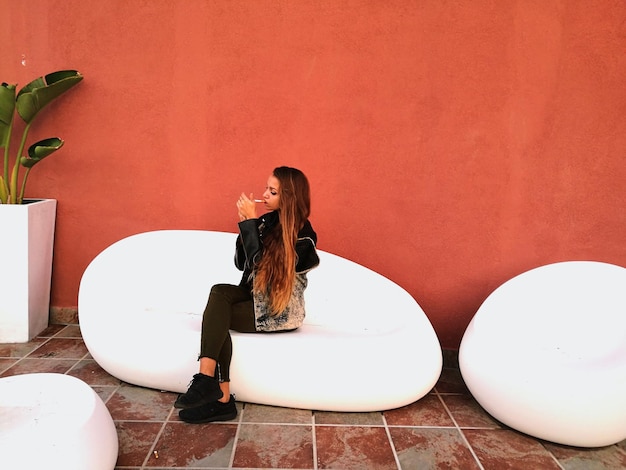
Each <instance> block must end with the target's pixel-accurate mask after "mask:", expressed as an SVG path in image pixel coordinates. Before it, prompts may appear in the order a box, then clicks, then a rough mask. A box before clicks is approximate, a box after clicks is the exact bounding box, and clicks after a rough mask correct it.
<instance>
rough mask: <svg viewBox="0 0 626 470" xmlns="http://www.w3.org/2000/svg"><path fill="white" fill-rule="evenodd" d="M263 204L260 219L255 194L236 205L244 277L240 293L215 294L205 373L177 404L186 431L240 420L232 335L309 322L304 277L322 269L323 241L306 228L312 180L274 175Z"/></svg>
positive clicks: (234, 289)
mask: <svg viewBox="0 0 626 470" xmlns="http://www.w3.org/2000/svg"><path fill="white" fill-rule="evenodd" d="M263 203H264V205H265V209H267V210H268V211H269V212H268V213H266V214H265V215H263V216H261V217H259V218H257V209H256V203H255V200H254V199H253V196H252V194H250V196H249V197H248V196H246V195H245V194H241V196H240V197H239V200H238V201H237V211H238V214H239V236H238V237H237V243H236V249H235V265H236V266H237V268H238V269H240V270H242V271H243V276H242V278H241V282H240V283H239V285H238V286H233V285H229V284H217V285H215V286H213V287H212V289H211V293H210V295H209V300H208V303H207V306H206V308H205V310H204V316H203V318H202V333H201V338H200V371H199V373H198V374H196V375H194V376H193V380H192V381H191V384H190V385H189V389H188V390H187V392H186V393H184V394H181V395H179V397H178V399H177V400H176V403H175V404H174V406H175V407H176V408H181V411H180V412H179V416H180V418H181V419H182V420H183V421H186V422H188V423H207V422H210V421H224V420H230V419H234V418H235V417H236V416H237V408H236V407H235V399H234V397H233V396H232V395H231V394H230V376H229V367H230V360H231V357H232V342H231V338H230V334H229V331H228V330H229V329H232V330H235V331H239V332H243V333H256V332H275V331H285V330H294V329H296V328H298V327H299V326H300V325H302V322H303V320H304V314H305V312H304V289H305V288H306V286H307V277H306V273H307V272H308V271H310V270H311V269H313V268H315V267H316V266H317V265H318V264H319V258H318V256H317V252H316V251H315V245H316V243H317V235H316V233H315V231H314V230H313V228H312V227H311V224H310V222H309V220H308V217H309V213H310V206H311V204H310V190H309V182H308V180H307V178H306V176H304V174H303V173H302V172H301V171H300V170H297V169H295V168H289V167H279V168H276V169H275V170H274V172H273V173H272V175H271V176H270V177H269V179H268V180H267V187H266V188H265V192H264V193H263ZM268 380H269V378H268Z"/></svg>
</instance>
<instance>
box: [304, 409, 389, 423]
mask: <svg viewBox="0 0 626 470" xmlns="http://www.w3.org/2000/svg"><path fill="white" fill-rule="evenodd" d="M315 424H344V425H345V424H347V425H352V426H382V425H384V422H383V415H382V413H380V412H372V413H337V412H332V411H316V412H315Z"/></svg>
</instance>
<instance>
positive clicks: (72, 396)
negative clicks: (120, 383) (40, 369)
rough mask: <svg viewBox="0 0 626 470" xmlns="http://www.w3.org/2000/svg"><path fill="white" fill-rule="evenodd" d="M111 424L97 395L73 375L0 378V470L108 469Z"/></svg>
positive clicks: (113, 441)
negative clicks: (2, 469) (0, 469)
mask: <svg viewBox="0 0 626 470" xmlns="http://www.w3.org/2000/svg"><path fill="white" fill-rule="evenodd" d="M117 452H118V440H117V432H116V430H115V424H114V423H113V420H112V419H111V415H110V414H109V411H108V410H107V408H106V406H105V404H104V403H103V402H102V400H101V399H100V397H99V396H98V395H97V394H96V393H95V392H94V391H93V389H92V388H91V387H90V386H89V385H87V384H86V383H84V382H83V381H82V380H79V379H77V378H75V377H72V376H69V375H63V374H24V375H15V376H11V377H5V378H1V379H0V468H4V469H21V470H30V469H32V470H40V469H43V468H46V469H54V470H85V469H90V470H111V469H112V468H113V467H115V462H116V461H117Z"/></svg>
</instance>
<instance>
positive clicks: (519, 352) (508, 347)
mask: <svg viewBox="0 0 626 470" xmlns="http://www.w3.org/2000/svg"><path fill="white" fill-rule="evenodd" d="M459 366H460V369H461V373H462V375H463V379H464V380H465V382H466V384H467V386H468V388H469V390H470V392H471V393H472V394H473V395H474V397H475V398H476V400H477V401H478V402H479V403H480V404H481V405H482V407H483V408H485V410H487V411H488V412H489V413H490V414H491V415H493V416H494V417H495V418H497V419H498V420H500V421H501V422H503V423H504V424H507V425H508V426H510V427H512V428H514V429H517V430H519V431H522V432H524V433H527V434H530V435H532V436H535V437H539V438H541V439H546V440H548V441H552V442H557V443H560V444H566V445H572V446H581V447H597V446H605V445H610V444H614V443H616V442H619V441H621V440H622V439H624V438H626V269H624V268H622V267H619V266H614V265H611V264H606V263H599V262H591V261H570V262H563V263H555V264H550V265H547V266H542V267H539V268H536V269H533V270H530V271H528V272H526V273H523V274H521V275H519V276H516V277H514V278H513V279H511V280H510V281H508V282H506V283H504V284H503V285H502V286H500V287H499V288H497V289H496V290H495V291H494V292H493V293H492V294H491V295H490V296H489V297H488V298H487V300H485V302H484V303H483V305H482V306H481V307H480V308H479V310H478V312H477V313H476V315H475V316H474V318H473V319H472V321H471V323H470V324H469V326H468V328H467V330H466V332H465V334H464V336H463V340H462V342H461V346H460V349H459Z"/></svg>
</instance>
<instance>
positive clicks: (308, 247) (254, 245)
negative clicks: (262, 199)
mask: <svg viewBox="0 0 626 470" xmlns="http://www.w3.org/2000/svg"><path fill="white" fill-rule="evenodd" d="M278 219H279V212H278V211H272V212H269V213H267V214H265V215H263V216H261V217H260V218H258V219H248V220H244V221H242V222H240V223H239V236H238V237H237V245H236V250H235V265H236V266H237V268H238V269H240V270H242V271H243V276H242V278H241V282H240V283H239V285H240V286H242V287H247V288H248V289H250V291H251V292H252V280H253V278H254V272H255V269H256V266H257V264H258V262H259V260H260V259H261V256H263V237H264V235H267V233H268V232H269V231H271V230H273V229H274V228H275V227H276V226H277V224H278ZM316 243H317V234H316V233H315V231H314V230H313V227H312V226H311V223H310V222H309V221H308V220H307V221H306V223H305V224H304V227H302V229H301V230H300V232H299V233H298V240H297V241H296V258H297V262H296V278H295V282H294V286H293V291H292V293H291V299H290V300H289V304H288V305H287V308H286V309H285V310H283V311H282V312H281V313H279V314H277V315H271V310H270V308H269V298H268V296H267V294H265V293H254V294H253V300H254V315H255V319H256V329H257V331H282V330H293V329H296V328H298V327H300V326H301V325H302V322H303V321H304V316H305V306H304V290H305V289H306V286H307V283H308V280H307V276H306V273H307V272H309V271H310V270H311V269H313V268H315V267H317V266H318V265H319V257H318V256H317V252H316V250H315V244H316Z"/></svg>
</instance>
